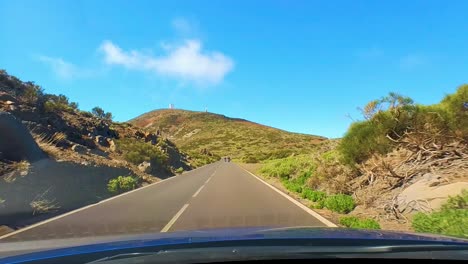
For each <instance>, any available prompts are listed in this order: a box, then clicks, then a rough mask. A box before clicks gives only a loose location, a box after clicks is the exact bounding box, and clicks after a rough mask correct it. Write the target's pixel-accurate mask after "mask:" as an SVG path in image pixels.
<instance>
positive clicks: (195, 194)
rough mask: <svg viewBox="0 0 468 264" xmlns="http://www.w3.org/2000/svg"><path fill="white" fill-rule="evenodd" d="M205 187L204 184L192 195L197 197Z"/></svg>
mask: <svg viewBox="0 0 468 264" xmlns="http://www.w3.org/2000/svg"><path fill="white" fill-rule="evenodd" d="M203 187H205V185H202V186H201V187H200V188H199V189H198V191H197V192H196V193H194V194H193V195H192V197H197V195H198V194H199V193H200V192H201V190H202V189H203Z"/></svg>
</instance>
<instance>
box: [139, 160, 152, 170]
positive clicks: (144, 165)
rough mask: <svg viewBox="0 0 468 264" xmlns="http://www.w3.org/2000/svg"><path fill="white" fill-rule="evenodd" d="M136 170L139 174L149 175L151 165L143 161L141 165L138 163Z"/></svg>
mask: <svg viewBox="0 0 468 264" xmlns="http://www.w3.org/2000/svg"><path fill="white" fill-rule="evenodd" d="M138 169H139V170H140V171H141V172H144V173H150V172H151V163H150V162H148V161H143V162H142V163H140V165H138Z"/></svg>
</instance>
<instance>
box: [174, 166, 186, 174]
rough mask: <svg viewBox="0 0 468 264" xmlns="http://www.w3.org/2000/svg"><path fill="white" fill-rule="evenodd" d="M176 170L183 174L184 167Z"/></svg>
mask: <svg viewBox="0 0 468 264" xmlns="http://www.w3.org/2000/svg"><path fill="white" fill-rule="evenodd" d="M175 172H176V173H178V174H181V173H182V172H184V168H182V167H180V168H178V169H176V170H175Z"/></svg>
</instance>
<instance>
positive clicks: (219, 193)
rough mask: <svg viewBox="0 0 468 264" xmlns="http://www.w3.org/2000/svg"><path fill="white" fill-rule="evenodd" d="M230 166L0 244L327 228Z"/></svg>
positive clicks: (39, 227) (105, 203)
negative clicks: (191, 232)
mask: <svg viewBox="0 0 468 264" xmlns="http://www.w3.org/2000/svg"><path fill="white" fill-rule="evenodd" d="M285 196H286V195H284V194H283V195H282V194H281V193H280V192H278V191H277V190H274V189H273V188H271V187H270V186H268V185H267V184H265V183H264V182H262V181H261V180H259V179H258V178H256V177H255V176H253V175H251V174H250V173H248V172H247V171H245V170H243V169H242V168H240V167H239V166H237V165H235V164H233V163H226V162H216V163H213V164H210V165H207V166H204V167H202V168H199V169H196V170H194V171H190V172H187V173H184V174H182V175H180V176H175V177H172V178H170V179H168V180H165V181H162V182H159V183H156V184H152V185H149V186H146V187H143V188H140V189H138V190H134V191H132V192H129V193H126V194H123V195H120V196H117V197H113V198H110V199H107V200H104V201H101V202H100V203H97V204H93V205H90V206H86V207H83V208H81V209H78V210H75V211H72V212H69V213H67V214H64V215H61V216H58V217H55V218H52V219H49V220H46V221H44V222H41V223H38V224H35V225H32V226H29V227H26V228H24V229H21V230H18V231H16V232H13V233H10V234H7V235H4V236H3V237H0V242H9V241H27V240H43V239H57V238H78V237H94V236H108V235H122V234H141V233H148V232H153V233H154V232H172V231H182V230H198V229H209V228H229V227H246V226H265V227H267V226H268V227H284V226H315V227H326V226H327V225H328V226H330V223H329V222H327V221H326V220H324V219H323V218H321V217H320V216H318V215H316V214H315V216H314V214H313V212H311V211H310V210H309V211H307V209H304V208H301V207H300V205H298V204H297V202H296V204H295V203H294V202H293V201H291V200H292V199H288V198H287V197H285Z"/></svg>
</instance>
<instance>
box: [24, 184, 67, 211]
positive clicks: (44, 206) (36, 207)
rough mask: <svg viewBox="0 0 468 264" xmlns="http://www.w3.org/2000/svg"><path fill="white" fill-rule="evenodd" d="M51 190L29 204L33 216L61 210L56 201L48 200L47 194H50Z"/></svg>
mask: <svg viewBox="0 0 468 264" xmlns="http://www.w3.org/2000/svg"><path fill="white" fill-rule="evenodd" d="M49 190H50V188H49V189H47V190H46V191H45V192H43V193H41V194H39V195H37V196H36V197H35V198H34V200H32V202H31V203H30V204H29V205H30V206H31V208H32V209H33V215H36V214H43V213H50V212H54V211H56V210H58V209H60V206H59V205H58V203H57V202H56V201H55V199H48V198H46V196H47V193H48V192H49Z"/></svg>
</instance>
